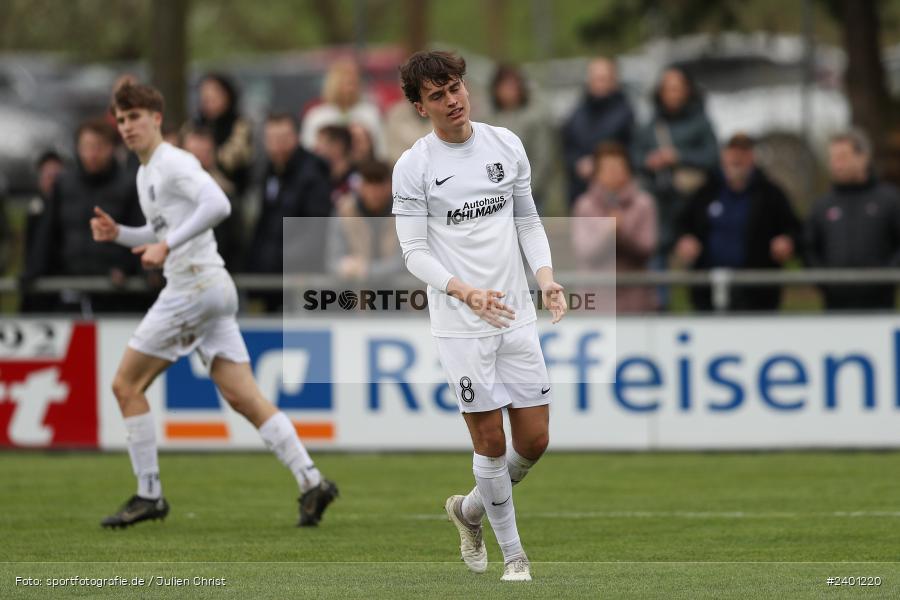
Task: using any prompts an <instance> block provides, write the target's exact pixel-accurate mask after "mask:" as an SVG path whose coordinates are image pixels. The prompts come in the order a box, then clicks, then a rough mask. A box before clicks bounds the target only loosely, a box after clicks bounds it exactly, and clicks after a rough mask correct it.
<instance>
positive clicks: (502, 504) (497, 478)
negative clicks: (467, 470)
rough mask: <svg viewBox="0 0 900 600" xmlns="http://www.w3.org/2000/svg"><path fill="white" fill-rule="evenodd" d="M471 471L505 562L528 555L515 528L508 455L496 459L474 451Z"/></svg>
mask: <svg viewBox="0 0 900 600" xmlns="http://www.w3.org/2000/svg"><path fill="white" fill-rule="evenodd" d="M472 472H473V473H475V485H476V487H477V488H478V493H479V495H480V496H481V497H482V498H484V507H485V511H486V512H487V516H488V520H489V521H490V522H491V528H492V529H493V530H494V535H495V536H496V538H497V542H498V543H499V544H500V550H501V551H502V552H503V562H509V561H511V560H513V559H514V558H519V557H522V556H525V551H524V550H523V549H522V542H521V541H520V540H519V531H518V529H517V528H516V509H515V508H514V506H513V499H512V484H511V483H510V481H509V470H508V469H507V467H506V457H505V456H498V457H497V458H493V457H490V456H482V455H480V454H474V455H473V457H472Z"/></svg>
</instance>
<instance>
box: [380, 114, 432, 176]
mask: <svg viewBox="0 0 900 600" xmlns="http://www.w3.org/2000/svg"><path fill="white" fill-rule="evenodd" d="M429 133H431V121H429V120H428V118H427V117H423V116H422V115H420V114H419V112H418V111H417V110H416V107H415V106H413V105H412V104H410V103H409V102H397V103H395V104H394V105H393V106H392V107H391V108H390V109H389V110H388V112H387V117H386V118H385V136H386V141H387V159H388V161H390V164H394V163H396V162H397V160H398V159H399V158H400V155H401V154H403V153H404V152H406V151H407V150H409V149H410V148H412V145H413V144H415V143H416V142H417V141H418V140H419V138H421V137H424V136H426V135H428V134H429Z"/></svg>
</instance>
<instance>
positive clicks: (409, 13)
mask: <svg viewBox="0 0 900 600" xmlns="http://www.w3.org/2000/svg"><path fill="white" fill-rule="evenodd" d="M404 8H405V9H406V10H405V11H404V12H405V13H406V20H407V24H406V41H405V42H406V50H407V54H412V53H413V52H418V51H419V50H423V49H424V48H425V44H426V43H427V40H428V0H406V3H405V7H404Z"/></svg>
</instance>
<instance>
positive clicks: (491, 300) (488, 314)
mask: <svg viewBox="0 0 900 600" xmlns="http://www.w3.org/2000/svg"><path fill="white" fill-rule="evenodd" d="M505 295H506V294H504V293H503V292H498V291H497V290H480V289H478V288H474V289H472V290H471V291H470V292H469V293H468V294H466V297H465V303H466V305H467V306H468V307H469V308H470V309H472V312H474V313H475V314H476V315H478V316H479V317H480V318H481V319H482V320H483V321H487V322H488V323H490V324H491V325H493V326H494V327H497V328H500V329H503V328H505V327H509V321H512V320H514V319H515V318H516V313H515V311H513V309H512V308H510V307H509V306H507V305H506V304H503V302H501V301H500V298H503V297H504V296H505Z"/></svg>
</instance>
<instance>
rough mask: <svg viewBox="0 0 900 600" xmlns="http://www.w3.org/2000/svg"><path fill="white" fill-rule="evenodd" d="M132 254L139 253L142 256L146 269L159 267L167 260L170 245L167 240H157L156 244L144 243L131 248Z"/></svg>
mask: <svg viewBox="0 0 900 600" xmlns="http://www.w3.org/2000/svg"><path fill="white" fill-rule="evenodd" d="M131 252H132V254H138V255H140V257H141V266H143V267H144V268H145V269H158V268H160V267H161V266H163V263H164V262H166V257H167V256H168V255H169V245H168V244H167V243H166V242H164V241H163V242H156V243H155V244H143V245H141V246H137V247H136V248H132V249H131Z"/></svg>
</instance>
